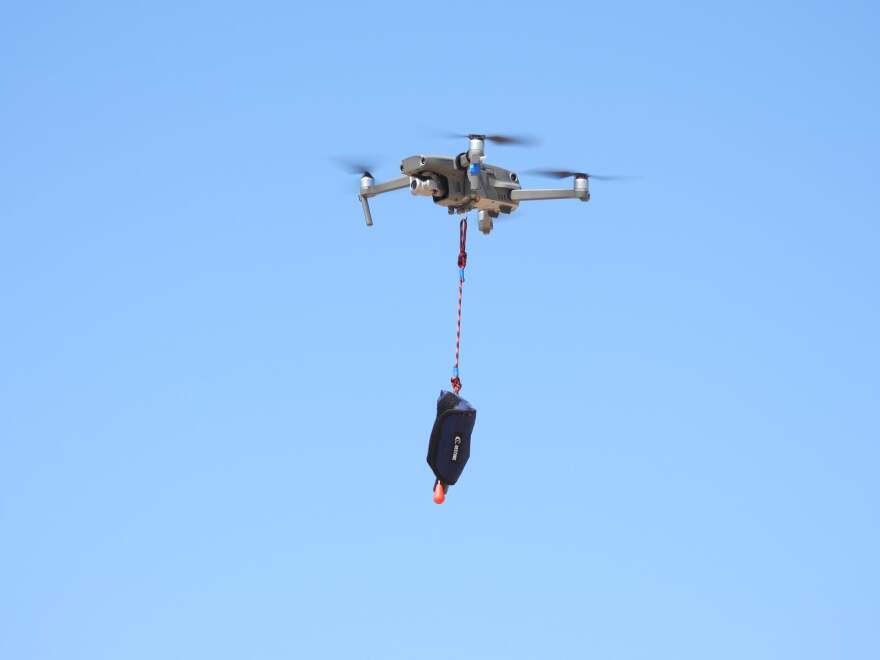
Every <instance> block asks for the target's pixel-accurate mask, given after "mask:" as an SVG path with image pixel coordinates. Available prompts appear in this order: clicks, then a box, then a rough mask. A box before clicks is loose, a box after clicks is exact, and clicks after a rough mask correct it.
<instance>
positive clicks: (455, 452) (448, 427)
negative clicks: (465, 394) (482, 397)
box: [428, 390, 477, 504]
mask: <svg viewBox="0 0 880 660" xmlns="http://www.w3.org/2000/svg"><path fill="white" fill-rule="evenodd" d="M476 419H477V411H476V409H474V408H473V406H471V404H470V403H468V402H467V401H465V400H464V399H462V398H461V397H460V396H458V395H457V394H455V393H453V392H446V391H445V390H444V391H441V392H440V398H439V399H437V419H435V420H434V428H433V429H432V430H431V440H430V442H429V443H428V465H430V466H431V469H432V470H433V471H434V476H435V477H436V481H435V482H434V501H435V502H436V503H437V504H442V503H443V501H444V500H445V499H446V491H447V490H448V489H449V486H452V485H453V484H455V482H457V481H458V478H459V477H460V476H461V473H462V470H464V466H465V465H466V464H467V462H468V458H470V455H471V433H472V432H473V430H474V422H475V421H476Z"/></svg>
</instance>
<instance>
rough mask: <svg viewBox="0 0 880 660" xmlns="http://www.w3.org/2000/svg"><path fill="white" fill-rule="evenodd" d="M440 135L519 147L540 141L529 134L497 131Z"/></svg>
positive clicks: (531, 145) (533, 144)
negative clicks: (502, 133)
mask: <svg viewBox="0 0 880 660" xmlns="http://www.w3.org/2000/svg"><path fill="white" fill-rule="evenodd" d="M442 135H443V137H448V138H456V139H458V138H466V139H468V140H474V139H477V140H485V141H486V142H491V143H492V144H509V145H518V146H521V147H533V146H535V145H537V144H538V143H539V142H540V140H538V138H536V137H534V136H531V135H500V134H498V133H495V134H492V135H483V134H482V133H442Z"/></svg>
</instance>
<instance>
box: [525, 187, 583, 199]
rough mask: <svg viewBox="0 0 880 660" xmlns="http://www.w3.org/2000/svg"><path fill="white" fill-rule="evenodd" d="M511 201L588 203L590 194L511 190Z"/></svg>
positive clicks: (561, 189)
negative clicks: (568, 200)
mask: <svg viewBox="0 0 880 660" xmlns="http://www.w3.org/2000/svg"><path fill="white" fill-rule="evenodd" d="M510 199H511V200H513V201H515V202H525V201H528V200H537V199H579V200H581V201H582V202H587V201H589V200H590V193H589V192H587V191H586V190H573V189H571V188H536V189H533V190H511V191H510Z"/></svg>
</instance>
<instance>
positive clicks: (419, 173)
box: [347, 133, 625, 235]
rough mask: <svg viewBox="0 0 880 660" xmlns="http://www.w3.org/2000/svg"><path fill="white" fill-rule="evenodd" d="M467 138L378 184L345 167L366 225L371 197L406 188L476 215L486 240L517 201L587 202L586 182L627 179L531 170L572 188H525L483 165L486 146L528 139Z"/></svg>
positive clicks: (511, 175) (406, 164)
mask: <svg viewBox="0 0 880 660" xmlns="http://www.w3.org/2000/svg"><path fill="white" fill-rule="evenodd" d="M455 137H457V138H467V140H468V150H467V151H464V152H462V153H460V154H458V155H457V156H427V155H417V156H409V157H408V158H404V159H403V160H402V161H401V162H400V173H401V175H402V176H399V177H397V178H395V179H391V180H389V181H383V182H381V183H376V182H375V179H374V178H373V175H372V174H371V173H370V169H371V168H369V167H367V166H364V165H359V164H354V163H347V166H348V168H349V170H350V171H352V172H354V173H357V174H359V175H360V192H359V193H358V199H359V200H360V202H361V206H362V208H363V211H364V219H365V220H366V223H367V226H372V225H373V216H372V214H371V212H370V198H372V197H376V196H377V195H382V194H384V193H387V192H392V191H394V190H401V189H403V188H409V190H410V192H411V193H412V194H413V195H414V196H417V197H430V198H431V199H432V200H433V201H434V203H435V204H437V205H439V206H443V207H446V210H447V212H448V213H449V215H453V214H461V215H463V214H466V213H468V212H470V211H474V210H476V211H478V222H479V224H478V228H479V230H480V232H481V233H483V234H486V235H488V234H489V233H491V232H492V229H493V227H494V220H495V219H496V218H498V217H499V215H502V214H504V215H508V214H510V213H513V212H514V211H516V209H517V208H519V204H520V202H525V201H530V200H546V199H578V200H580V201H582V202H588V201H590V179H596V180H614V179H621V178H625V177H619V176H603V175H595V174H589V173H587V172H575V171H569V170H551V169H546V170H545V169H540V170H529V171H528V172H529V173H531V174H537V175H540V176H546V177H551V178H556V179H566V178H572V179H573V186H572V187H571V188H536V189H523V188H522V186H521V185H520V180H519V176H518V175H517V173H516V172H513V171H511V170H507V169H504V168H503V167H499V166H498V165H492V164H490V163H487V162H486V153H485V147H486V142H491V143H493V144H497V145H529V144H533V143H534V140H533V139H532V138H527V137H522V136H512V135H482V134H477V133H471V134H468V135H458V134H456V135H455Z"/></svg>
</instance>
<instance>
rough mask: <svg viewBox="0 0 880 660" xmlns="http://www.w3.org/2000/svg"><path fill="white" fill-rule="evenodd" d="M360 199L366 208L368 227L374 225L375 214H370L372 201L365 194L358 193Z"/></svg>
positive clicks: (365, 216)
mask: <svg viewBox="0 0 880 660" xmlns="http://www.w3.org/2000/svg"><path fill="white" fill-rule="evenodd" d="M358 199H359V200H361V206H362V207H363V208H364V218H365V219H366V221H367V227H372V226H373V216H372V215H370V202H369V200H368V199H367V197H366V196H365V195H358Z"/></svg>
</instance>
